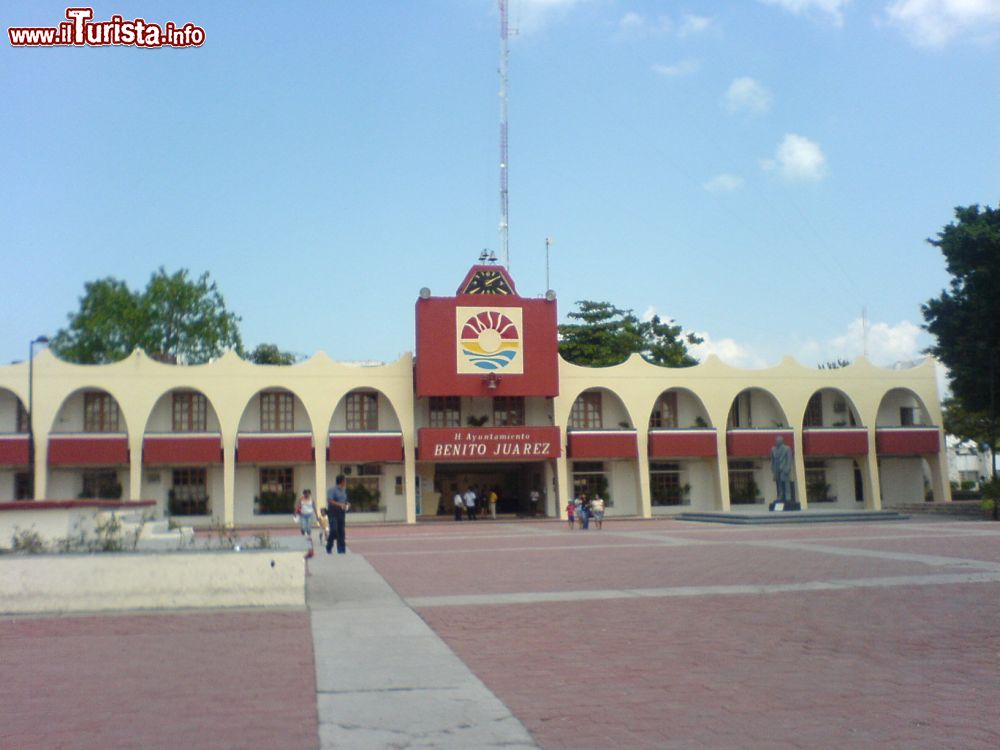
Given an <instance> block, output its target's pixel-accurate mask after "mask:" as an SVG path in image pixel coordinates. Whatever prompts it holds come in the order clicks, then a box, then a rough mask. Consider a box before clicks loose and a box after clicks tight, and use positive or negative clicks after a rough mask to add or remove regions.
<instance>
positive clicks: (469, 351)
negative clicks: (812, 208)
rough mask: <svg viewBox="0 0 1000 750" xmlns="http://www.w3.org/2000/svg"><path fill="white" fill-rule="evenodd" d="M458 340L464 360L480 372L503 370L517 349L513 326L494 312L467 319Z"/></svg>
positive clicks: (503, 316)
mask: <svg viewBox="0 0 1000 750" xmlns="http://www.w3.org/2000/svg"><path fill="white" fill-rule="evenodd" d="M459 338H460V343H461V349H462V355H463V356H464V357H465V359H466V361H467V362H468V363H469V364H470V365H472V366H473V367H477V368H479V369H481V370H503V369H504V368H506V367H508V366H509V365H510V364H511V362H513V361H514V360H515V359H516V358H517V354H518V352H519V351H520V348H521V333H520V331H518V330H517V325H516V324H515V323H514V321H513V320H511V319H510V318H509V317H507V316H506V315H504V314H503V313H502V312H497V311H495V310H484V311H483V312H479V313H476V314H475V315H472V316H471V317H469V318H468V319H467V320H466V321H465V323H464V324H463V325H462V329H461V335H460V337H459Z"/></svg>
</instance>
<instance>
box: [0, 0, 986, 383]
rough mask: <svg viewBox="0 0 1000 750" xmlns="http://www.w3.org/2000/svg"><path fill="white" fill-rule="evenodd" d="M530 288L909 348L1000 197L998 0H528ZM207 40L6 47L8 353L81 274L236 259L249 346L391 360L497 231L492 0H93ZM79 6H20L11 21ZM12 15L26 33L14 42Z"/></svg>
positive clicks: (517, 223) (807, 341) (513, 106)
mask: <svg viewBox="0 0 1000 750" xmlns="http://www.w3.org/2000/svg"><path fill="white" fill-rule="evenodd" d="M510 5H511V11H510V18H511V26H512V28H514V29H515V30H516V33H515V34H513V35H512V38H511V42H510V106H509V110H510V167H509V175H510V225H511V229H510V258H511V264H510V265H511V272H512V275H513V277H514V279H515V281H516V283H517V285H518V290H519V291H520V292H521V293H522V294H523V295H525V296H534V295H540V294H542V293H543V292H544V291H545V238H546V237H551V238H553V240H554V244H553V246H552V251H551V257H550V275H551V283H550V286H551V287H552V288H553V289H555V291H556V292H557V294H558V296H559V300H560V318H561V319H563V320H565V317H566V314H567V313H569V312H571V311H572V310H573V309H574V304H573V303H574V302H575V301H576V300H582V299H594V300H607V301H610V302H613V303H614V304H616V305H618V306H620V307H626V308H632V309H634V310H635V311H636V312H637V313H638V314H640V315H645V314H650V313H651V312H653V311H656V312H658V313H659V314H660V315H661V316H664V317H672V318H674V319H676V320H677V321H678V322H680V323H681V324H682V325H683V326H684V327H685V328H686V329H689V330H694V331H697V332H700V333H702V334H703V335H705V336H706V345H705V346H704V347H703V348H702V350H701V352H700V353H702V354H704V353H705V352H707V351H715V352H717V353H719V354H720V356H722V357H723V358H724V359H726V360H727V361H730V362H731V363H734V364H738V365H742V366H763V365H766V364H769V363H775V362H777V361H778V360H779V359H780V358H781V357H782V356H784V355H786V354H790V355H792V356H795V357H796V358H797V359H799V360H800V361H802V362H803V363H804V364H816V363H819V362H824V361H827V360H829V359H833V358H837V357H844V358H848V359H850V358H853V357H854V356H856V355H857V354H859V353H860V351H861V348H862V336H861V325H860V318H861V312H862V309H866V310H867V315H868V319H869V333H868V348H869V353H870V355H871V357H872V359H873V360H875V361H876V362H877V363H880V364H891V363H893V362H895V361H898V360H905V359H912V358H914V357H916V356H918V354H919V351H920V350H921V349H922V348H924V347H926V346H927V345H928V343H929V339H928V338H927V337H926V334H924V333H922V332H921V331H920V330H919V325H920V323H921V322H922V318H921V315H920V305H921V303H923V302H925V301H926V300H927V299H928V298H930V297H932V296H934V295H936V294H937V293H938V292H939V291H940V290H941V289H942V288H943V287H944V286H945V285H946V283H947V280H948V277H947V275H946V273H945V271H944V264H943V261H942V258H941V256H940V253H939V252H938V251H937V250H936V249H935V248H933V247H931V246H929V245H927V244H926V242H925V239H926V238H927V237H931V236H934V235H935V234H936V232H937V231H938V230H939V229H940V228H941V227H942V226H944V225H945V224H946V223H948V222H949V221H950V220H951V219H952V216H953V207H954V206H958V205H967V204H971V203H979V204H981V205H983V204H988V205H991V206H993V205H996V204H997V201H998V200H1000V183H998V180H997V176H998V175H1000V139H998V138H997V135H996V134H997V128H998V123H1000V117H998V115H1000V97H998V87H997V83H996V74H997V71H998V70H1000V0H867V1H866V0H730V1H725V2H720V1H719V0H713V1H708V0H703V1H702V0H690V1H689V2H668V1H661V2H654V1H652V0H511V3H510ZM92 7H93V8H94V15H95V19H96V20H106V19H108V18H110V16H111V15H113V14H120V15H122V16H124V17H125V18H126V19H133V18H137V17H141V18H144V19H146V20H147V21H150V22H159V23H164V22H166V21H173V22H175V23H176V24H177V25H182V24H183V23H185V22H188V21H190V22H193V23H195V24H197V25H199V26H201V27H203V28H204V29H205V32H206V41H205V44H204V45H203V46H201V47H199V48H189V49H159V50H149V49H136V48H131V47H106V48H75V47H71V48H55V49H39V48H34V49H23V48H19V49H15V48H12V47H11V46H10V44H9V42H8V41H7V40H6V39H5V40H4V41H3V43H2V45H0V96H2V101H3V106H2V107H0V134H2V138H0V149H2V162H0V163H2V165H3V179H2V186H0V191H2V192H0V228H2V235H0V237H2V239H0V246H2V248H3V250H2V252H3V257H4V260H5V264H4V267H5V269H6V271H7V273H6V279H5V282H6V283H5V285H4V286H5V294H4V295H3V296H2V297H0V311H2V314H3V316H4V318H5V325H4V326H3V327H2V328H0V361H5V362H6V361H11V360H15V359H23V358H24V357H25V356H26V354H27V351H26V350H27V346H28V342H29V341H30V340H31V339H32V338H34V337H35V336H37V335H39V334H48V335H52V334H54V333H55V331H56V330H57V329H59V328H60V327H62V326H64V325H65V324H66V316H67V314H68V313H69V312H71V311H73V310H75V309H76V308H77V304H78V302H77V300H78V297H79V296H80V294H81V293H82V291H83V284H84V282H85V281H88V280H93V279H97V278H102V277H105V276H114V277H116V278H120V279H123V280H125V281H126V282H128V283H129V285H130V286H132V287H133V288H142V287H143V286H144V285H145V283H146V281H147V280H148V278H149V276H150V274H151V273H152V272H153V271H154V270H155V269H156V268H158V267H159V266H161V265H162V266H165V267H166V268H167V270H168V271H173V270H176V269H178V268H188V269H190V270H191V271H192V273H194V274H195V275H197V274H200V273H201V272H203V271H208V272H209V273H210V274H211V276H212V278H213V279H214V280H215V281H216V282H217V283H218V285H219V287H220V289H221V290H222V292H223V294H224V296H225V299H226V303H227V305H228V307H229V308H230V309H231V310H233V311H235V312H236V313H238V314H239V315H241V316H242V319H243V320H242V333H243V338H244V341H245V343H246V344H247V345H248V346H254V345H256V344H257V343H260V342H273V343H276V344H278V345H279V346H280V347H281V348H283V349H287V350H291V351H294V352H297V353H300V354H302V355H310V354H312V353H314V352H317V351H325V352H327V353H328V354H329V355H330V356H331V357H333V358H335V359H348V360H365V359H377V360H392V359H395V358H396V357H397V356H398V355H399V354H401V353H402V352H405V351H410V350H412V348H413V338H414V333H413V331H414V327H413V305H414V302H415V300H416V298H417V293H418V290H419V289H420V288H421V287H423V286H427V287H429V288H430V289H431V290H432V292H433V293H434V294H440V295H448V294H452V293H454V291H455V290H456V288H457V286H458V284H459V282H460V281H461V280H462V278H463V276H464V274H465V272H466V270H467V269H468V267H469V266H470V265H471V264H472V263H474V262H475V260H476V258H477V256H478V255H479V252H480V251H481V250H482V249H483V248H484V247H485V248H490V249H494V250H497V249H498V248H499V240H498V232H497V225H498V220H499V198H498V187H497V182H498V166H497V162H498V146H497V130H498V118H499V102H498V97H497V91H498V77H497V66H498V51H499V41H498V14H497V9H496V3H495V2H493V0H420V2H406V1H404V0H398V1H396V0H381V1H377V2H316V3H311V2H289V3H264V2H241V3H227V2H213V3H184V2H160V3H157V2H126V1H125V0H119V1H118V2H96V3H94V4H93V6H92ZM65 8H66V4H65V3H55V2H45V1H44V0H43V1H40V0H32V1H31V2H19V1H11V0H7V1H6V2H5V3H4V4H3V6H2V8H0V19H2V23H3V26H4V31H6V29H7V27H9V26H54V25H56V24H57V23H59V22H60V21H63V20H65V16H64V12H65ZM5 36H6V34H5Z"/></svg>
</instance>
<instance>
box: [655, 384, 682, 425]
mask: <svg viewBox="0 0 1000 750" xmlns="http://www.w3.org/2000/svg"><path fill="white" fill-rule="evenodd" d="M649 426H650V428H651V429H658V428H660V429H674V428H676V427H677V393H676V392H674V391H671V392H670V393H664V394H663V395H662V396H660V400H659V401H657V402H656V408H655V409H653V414H652V415H651V416H650V418H649Z"/></svg>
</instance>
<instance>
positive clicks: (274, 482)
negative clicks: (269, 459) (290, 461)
mask: <svg viewBox="0 0 1000 750" xmlns="http://www.w3.org/2000/svg"><path fill="white" fill-rule="evenodd" d="M259 476H260V494H259V495H258V496H257V512H258V513H291V512H292V511H293V510H295V489H294V487H295V485H294V482H295V472H294V471H293V470H292V467H291V466H263V467H261V468H260V474H259Z"/></svg>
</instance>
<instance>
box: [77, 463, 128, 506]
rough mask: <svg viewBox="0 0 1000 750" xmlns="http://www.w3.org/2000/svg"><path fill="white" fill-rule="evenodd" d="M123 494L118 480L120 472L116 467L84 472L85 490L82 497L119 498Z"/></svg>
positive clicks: (81, 494)
mask: <svg viewBox="0 0 1000 750" xmlns="http://www.w3.org/2000/svg"><path fill="white" fill-rule="evenodd" d="M121 496H122V486H121V484H119V482H118V472H117V471H115V470H114V469H99V470H96V471H85V472H83V492H81V493H80V497H82V498H88V499H92V498H99V499H101V500H119V499H121Z"/></svg>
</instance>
